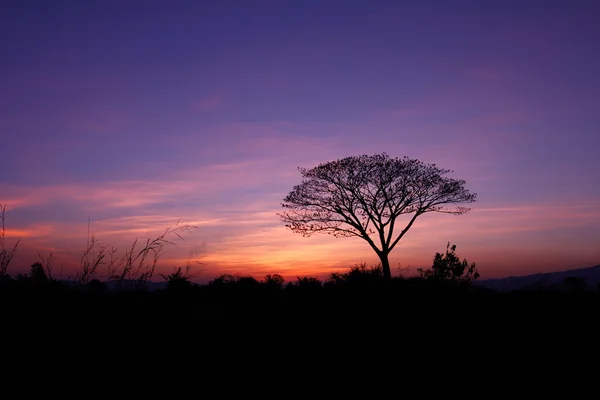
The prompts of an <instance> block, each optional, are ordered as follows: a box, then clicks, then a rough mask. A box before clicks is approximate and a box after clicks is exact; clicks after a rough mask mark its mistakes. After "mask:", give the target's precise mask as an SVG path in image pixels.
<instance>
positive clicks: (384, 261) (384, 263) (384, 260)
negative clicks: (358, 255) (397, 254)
mask: <svg viewBox="0 0 600 400" xmlns="http://www.w3.org/2000/svg"><path fill="white" fill-rule="evenodd" d="M378 255H379V259H380V260H381V268H382V269H383V278H384V279H386V280H391V279H392V271H391V270H390V260H389V259H388V255H389V253H383V252H382V253H379V254H378Z"/></svg>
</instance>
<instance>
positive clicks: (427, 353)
mask: <svg viewBox="0 0 600 400" xmlns="http://www.w3.org/2000/svg"><path fill="white" fill-rule="evenodd" d="M0 301H1V303H0V304H1V305H2V320H1V321H0V324H1V325H0V327H1V328H0V329H1V334H2V356H1V369H0V373H1V375H0V376H1V378H0V379H1V380H2V381H3V382H2V388H3V390H5V391H6V390H8V388H9V387H10V388H11V389H10V390H14V389H17V390H19V391H20V393H22V394H26V393H29V392H31V391H34V390H42V391H43V392H45V393H46V394H50V393H52V392H56V393H59V394H67V393H72V394H73V393H75V394H79V395H83V394H93V393H96V392H98V391H101V390H102V391H103V390H108V391H110V392H112V393H113V395H118V394H122V393H124V392H125V391H129V390H135V392H134V393H137V395H139V396H141V395H142V394H143V393H148V392H155V394H156V393H158V392H159V391H160V392H162V391H164V390H166V391H168V392H169V393H176V392H181V393H189V395H190V396H193V397H196V398H281V399H284V398H305V399H311V398H387V397H388V396H389V395H394V394H398V395H399V394H402V393H405V392H414V391H417V392H423V393H425V392H437V393H440V394H446V395H450V394H458V395H460V396H461V397H463V396H474V397H477V398H496V396H500V397H501V398H506V395H507V394H515V393H521V394H523V393H529V394H528V395H527V396H526V398H534V397H531V396H533V395H534V394H535V395H536V397H535V398H537V395H543V398H559V397H563V398H564V397H565V396H566V397H570V396H571V395H573V394H575V393H578V392H583V391H586V392H589V393H595V392H596V390H597V387H598V384H597V376H598V375H597V373H598V372H599V370H600V369H599V368H598V355H599V354H600V351H599V346H598V341H599V339H600V336H599V333H600V327H599V326H598V323H597V322H598V321H597V320H598V310H599V306H600V295H599V294H598V293H596V292H591V293H587V292H581V293H559V292H530V293H505V294H496V293H490V292H481V291H473V290H455V289H449V288H444V287H438V286H434V285H424V284H419V285H416V284H412V285H409V284H408V283H402V282H395V283H394V284H388V285H370V286H365V287H341V286H340V287H337V286H331V287H326V288H322V287H312V286H310V285H305V286H293V287H292V286H290V287H286V288H285V289H281V288H277V287H268V286H267V285H260V286H259V285H248V286H244V285H222V286H213V287H208V286H205V287H200V288H187V289H186V290H183V289H182V290H166V291H156V292H146V293H143V292H124V293H117V294H115V293H102V292H100V291H96V292H93V291H92V292H82V291H76V290H73V289H70V288H66V287H64V286H58V285H52V284H47V285H41V286H40V287H26V286H17V285H14V287H10V286H9V287H8V288H6V287H5V288H3V290H0ZM136 398H137V397H136Z"/></svg>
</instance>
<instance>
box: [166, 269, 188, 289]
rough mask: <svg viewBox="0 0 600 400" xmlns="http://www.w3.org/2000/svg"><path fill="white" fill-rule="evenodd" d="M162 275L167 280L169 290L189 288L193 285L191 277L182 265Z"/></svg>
mask: <svg viewBox="0 0 600 400" xmlns="http://www.w3.org/2000/svg"><path fill="white" fill-rule="evenodd" d="M160 276H161V277H162V278H163V279H164V280H165V281H167V290H169V291H181V290H187V289H190V288H191V287H192V282H190V279H189V277H188V276H187V275H186V274H185V273H183V271H182V270H181V267H179V268H177V270H176V271H175V272H173V273H172V274H169V275H164V274H160Z"/></svg>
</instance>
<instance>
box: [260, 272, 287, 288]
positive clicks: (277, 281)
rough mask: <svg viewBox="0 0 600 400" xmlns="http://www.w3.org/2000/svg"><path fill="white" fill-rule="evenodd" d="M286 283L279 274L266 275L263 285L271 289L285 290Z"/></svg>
mask: <svg viewBox="0 0 600 400" xmlns="http://www.w3.org/2000/svg"><path fill="white" fill-rule="evenodd" d="M284 282H285V279H283V276H281V275H279V274H273V275H271V274H268V275H265V277H264V279H263V284H264V285H265V286H266V287H268V288H271V289H283V284H284Z"/></svg>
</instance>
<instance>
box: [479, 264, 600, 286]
mask: <svg viewBox="0 0 600 400" xmlns="http://www.w3.org/2000/svg"><path fill="white" fill-rule="evenodd" d="M565 278H579V279H582V280H584V281H585V282H586V283H587V285H588V287H589V288H591V289H597V288H598V285H599V284H600V265H596V266H594V267H589V268H579V269H571V270H567V271H557V272H548V273H543V274H534V275H526V276H509V277H507V278H499V279H483V280H480V281H476V282H475V284H477V285H478V286H482V287H486V288H489V289H493V290H498V291H511V290H519V289H536V288H555V289H556V288H558V289H560V288H566V287H567V285H565Z"/></svg>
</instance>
